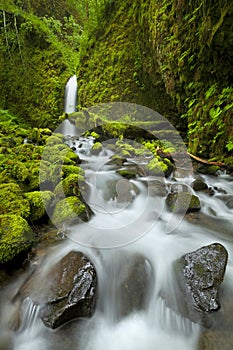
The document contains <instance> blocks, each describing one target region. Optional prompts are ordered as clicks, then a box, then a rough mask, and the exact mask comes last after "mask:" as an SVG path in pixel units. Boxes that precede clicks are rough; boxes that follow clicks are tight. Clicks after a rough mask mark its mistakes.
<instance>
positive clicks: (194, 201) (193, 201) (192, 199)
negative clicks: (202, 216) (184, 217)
mask: <svg viewBox="0 0 233 350" xmlns="http://www.w3.org/2000/svg"><path fill="white" fill-rule="evenodd" d="M166 205H167V207H168V208H169V209H170V210H171V211H172V212H174V213H176V214H182V213H186V212H190V211H197V210H200V209H201V204H200V200H199V198H198V197H197V196H195V195H192V194H191V193H189V192H179V193H176V192H174V193H170V194H169V195H168V196H167V198H166Z"/></svg>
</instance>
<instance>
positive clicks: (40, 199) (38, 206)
mask: <svg viewBox="0 0 233 350" xmlns="http://www.w3.org/2000/svg"><path fill="white" fill-rule="evenodd" d="M25 197H26V198H27V200H28V202H29V204H30V216H29V218H30V219H31V220H32V221H37V220H40V219H42V218H43V216H44V215H45V214H46V210H47V209H48V208H49V206H50V204H51V202H52V200H53V199H54V194H53V193H52V192H50V191H34V192H28V193H25Z"/></svg>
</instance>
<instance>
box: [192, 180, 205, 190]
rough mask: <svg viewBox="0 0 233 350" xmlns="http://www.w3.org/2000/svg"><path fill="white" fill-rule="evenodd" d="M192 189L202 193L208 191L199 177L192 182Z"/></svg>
mask: <svg viewBox="0 0 233 350" xmlns="http://www.w3.org/2000/svg"><path fill="white" fill-rule="evenodd" d="M192 187H193V189H194V191H204V190H207V189H208V185H207V184H206V182H205V181H204V180H203V179H202V178H201V177H198V178H196V179H195V180H194V181H193V183H192Z"/></svg>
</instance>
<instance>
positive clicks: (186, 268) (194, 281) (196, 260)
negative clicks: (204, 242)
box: [179, 243, 228, 312]
mask: <svg viewBox="0 0 233 350" xmlns="http://www.w3.org/2000/svg"><path fill="white" fill-rule="evenodd" d="M227 259H228V253H227V250H226V249H225V248H224V246H223V245H221V244H219V243H213V244H210V245H208V246H205V247H202V248H200V249H198V250H196V251H194V252H191V253H188V254H185V255H184V256H182V257H181V258H180V260H179V264H180V273H181V279H182V282H183V288H184V292H185V296H186V298H187V300H188V302H189V305H190V306H191V307H192V306H193V307H194V308H195V309H196V310H198V311H204V312H209V311H215V310H218V309H219V308H220V302H219V288H220V285H221V283H222V281H223V278H224V274H225V269H226V264H227Z"/></svg>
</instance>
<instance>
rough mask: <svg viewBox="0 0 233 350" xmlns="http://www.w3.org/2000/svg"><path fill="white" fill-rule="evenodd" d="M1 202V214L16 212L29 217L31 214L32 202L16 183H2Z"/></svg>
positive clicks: (0, 187) (0, 185)
mask: <svg viewBox="0 0 233 350" xmlns="http://www.w3.org/2000/svg"><path fill="white" fill-rule="evenodd" d="M0 203H1V204H0V215H2V214H15V215H19V216H21V217H23V218H28V216H29V214H30V204H29V202H28V200H27V199H26V198H24V196H23V193H22V190H21V189H20V187H19V186H18V185H17V184H16V183H7V184H0Z"/></svg>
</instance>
